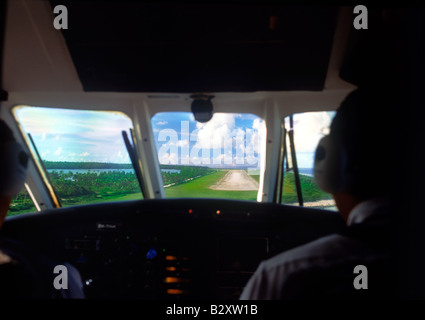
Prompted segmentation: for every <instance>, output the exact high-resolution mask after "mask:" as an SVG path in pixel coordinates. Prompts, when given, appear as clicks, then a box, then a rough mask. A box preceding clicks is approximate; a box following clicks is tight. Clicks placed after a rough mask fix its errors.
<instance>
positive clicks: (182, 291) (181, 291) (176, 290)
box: [167, 289, 188, 294]
mask: <svg viewBox="0 0 425 320" xmlns="http://www.w3.org/2000/svg"><path fill="white" fill-rule="evenodd" d="M187 293H188V292H187V291H185V290H180V289H167V294H187Z"/></svg>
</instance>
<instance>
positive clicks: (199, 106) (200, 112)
mask: <svg viewBox="0 0 425 320" xmlns="http://www.w3.org/2000/svg"><path fill="white" fill-rule="evenodd" d="M190 97H191V98H192V99H193V101H192V106H191V110H192V113H193V116H194V117H195V120H196V121H199V122H208V121H210V120H211V118H212V116H213V104H212V102H211V99H212V98H214V96H207V95H204V94H197V95H195V94H194V95H191V96H190Z"/></svg>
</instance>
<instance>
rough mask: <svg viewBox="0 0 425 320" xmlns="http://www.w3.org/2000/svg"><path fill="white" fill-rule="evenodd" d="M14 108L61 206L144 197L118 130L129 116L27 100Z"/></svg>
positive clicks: (123, 128) (126, 126)
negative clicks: (40, 104)
mask: <svg viewBox="0 0 425 320" xmlns="http://www.w3.org/2000/svg"><path fill="white" fill-rule="evenodd" d="M14 112H15V115H16V118H17V120H18V122H19V123H20V125H21V128H22V130H23V134H24V136H25V137H26V139H27V143H28V145H29V146H30V150H31V152H32V153H33V156H34V158H35V159H38V160H39V165H40V167H41V171H43V173H44V174H45V178H46V179H47V180H48V181H49V182H50V184H51V185H52V187H53V189H54V192H55V193H56V195H57V197H58V198H59V201H60V203H61V205H62V206H71V205H77V204H88V203H97V202H106V201H123V200H133V199H141V198H142V194H141V191H140V187H139V184H138V181H137V178H136V175H135V172H134V169H133V166H132V164H131V162H130V158H129V156H128V152H127V150H126V147H125V143H124V140H123V136H122V132H123V131H125V132H127V134H129V135H130V129H132V127H133V125H132V121H131V119H130V118H129V117H128V116H126V115H125V114H123V113H121V112H111V111H91V110H72V109H59V108H44V107H29V106H19V107H16V108H15V109H14ZM130 136H131V135H130Z"/></svg>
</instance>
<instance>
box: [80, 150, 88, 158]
mask: <svg viewBox="0 0 425 320" xmlns="http://www.w3.org/2000/svg"><path fill="white" fill-rule="evenodd" d="M89 155H90V153H88V152H87V151H86V152H81V153H80V154H79V155H78V156H79V157H88V156H89Z"/></svg>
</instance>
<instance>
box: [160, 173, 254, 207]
mask: <svg viewBox="0 0 425 320" xmlns="http://www.w3.org/2000/svg"><path fill="white" fill-rule="evenodd" d="M227 172H228V170H219V171H216V172H214V173H211V174H209V175H207V176H203V177H201V178H198V179H196V180H192V181H190V182H187V183H184V184H180V185H178V186H172V187H168V188H165V190H164V191H165V196H166V197H167V198H184V197H187V198H225V199H240V200H253V201H255V200H257V191H224V190H212V189H210V186H212V185H214V184H216V183H217V182H218V181H219V180H220V179H221V178H223V177H224V176H225V175H226V173H227Z"/></svg>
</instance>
